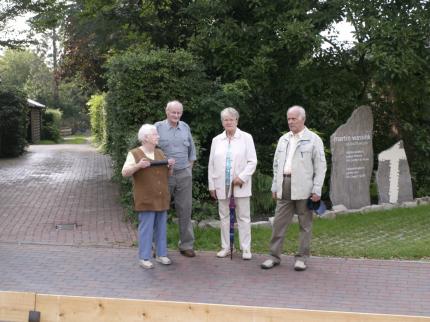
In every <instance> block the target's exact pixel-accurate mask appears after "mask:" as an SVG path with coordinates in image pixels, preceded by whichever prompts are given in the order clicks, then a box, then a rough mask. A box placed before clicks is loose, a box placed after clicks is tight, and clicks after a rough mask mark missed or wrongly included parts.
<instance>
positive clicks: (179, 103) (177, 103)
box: [166, 100, 184, 112]
mask: <svg viewBox="0 0 430 322" xmlns="http://www.w3.org/2000/svg"><path fill="white" fill-rule="evenodd" d="M173 106H180V107H181V109H182V110H184V107H183V106H182V103H181V102H179V101H177V100H175V101H170V102H168V103H167V105H166V112H167V111H168V110H169V108H171V107H173Z"/></svg>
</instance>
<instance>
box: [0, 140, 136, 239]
mask: <svg viewBox="0 0 430 322" xmlns="http://www.w3.org/2000/svg"><path fill="white" fill-rule="evenodd" d="M111 176H112V170H111V164H110V158H109V157H108V156H107V155H103V154H100V153H97V151H96V150H95V149H94V148H93V147H91V146H90V145H88V144H82V145H72V144H70V145H68V144H65V145H32V146H30V148H29V150H28V152H27V153H25V154H24V155H23V156H22V157H20V158H16V159H0V223H1V225H0V241H1V242H33V243H50V244H61V245H64V244H66V245H131V244H132V243H133V242H134V241H135V240H136V233H135V231H134V229H133V228H132V227H131V226H130V225H129V224H128V223H125V222H124V220H123V218H124V217H123V213H124V212H123V209H122V208H121V206H120V204H119V202H118V200H119V195H118V188H117V186H116V185H115V184H114V183H113V182H111V181H110V178H111ZM58 224H76V229H75V230H57V229H56V225H58Z"/></svg>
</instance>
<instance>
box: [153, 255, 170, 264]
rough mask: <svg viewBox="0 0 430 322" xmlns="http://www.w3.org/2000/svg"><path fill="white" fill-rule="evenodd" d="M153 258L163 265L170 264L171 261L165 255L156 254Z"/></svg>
mask: <svg viewBox="0 0 430 322" xmlns="http://www.w3.org/2000/svg"><path fill="white" fill-rule="evenodd" d="M155 260H156V261H157V262H159V263H161V264H163V265H170V264H172V261H171V260H170V258H169V257H166V256H158V257H156V258H155Z"/></svg>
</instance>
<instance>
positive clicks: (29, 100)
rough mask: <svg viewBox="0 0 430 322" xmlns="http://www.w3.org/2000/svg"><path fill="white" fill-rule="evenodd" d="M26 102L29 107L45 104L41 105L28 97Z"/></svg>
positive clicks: (40, 106)
mask: <svg viewBox="0 0 430 322" xmlns="http://www.w3.org/2000/svg"><path fill="white" fill-rule="evenodd" d="M27 103H28V106H31V107H38V108H44V107H45V105H43V104H41V103H39V102H36V101H33V100H31V99H29V98H27Z"/></svg>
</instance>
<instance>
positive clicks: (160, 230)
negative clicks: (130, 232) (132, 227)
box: [138, 211, 167, 260]
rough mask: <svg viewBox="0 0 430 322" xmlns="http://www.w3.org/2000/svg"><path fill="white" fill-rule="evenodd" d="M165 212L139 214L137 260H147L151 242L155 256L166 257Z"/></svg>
mask: <svg viewBox="0 0 430 322" xmlns="http://www.w3.org/2000/svg"><path fill="white" fill-rule="evenodd" d="M166 229H167V211H142V212H139V228H138V233H139V259H143V260H149V259H151V257H152V256H151V255H152V254H151V253H152V241H153V240H154V242H155V249H156V254H157V256H167V233H166Z"/></svg>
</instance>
